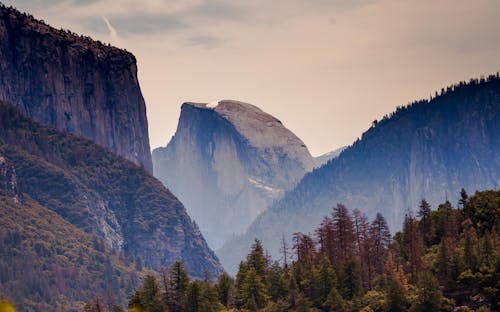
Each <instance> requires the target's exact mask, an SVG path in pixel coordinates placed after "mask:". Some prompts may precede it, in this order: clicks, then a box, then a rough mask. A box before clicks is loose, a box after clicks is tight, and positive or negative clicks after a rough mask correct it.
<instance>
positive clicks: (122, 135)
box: [0, 4, 152, 172]
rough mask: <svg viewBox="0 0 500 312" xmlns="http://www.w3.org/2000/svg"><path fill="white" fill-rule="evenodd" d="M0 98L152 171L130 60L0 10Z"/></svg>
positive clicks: (133, 65)
mask: <svg viewBox="0 0 500 312" xmlns="http://www.w3.org/2000/svg"><path fill="white" fill-rule="evenodd" d="M0 69H1V70H0V100H3V101H5V102H6V103H8V104H10V105H13V106H15V107H16V108H17V109H18V110H19V111H20V112H21V113H23V114H24V115H25V116H27V117H30V118H33V119H35V120H37V121H39V122H41V123H43V124H46V125H51V126H54V127H56V128H58V129H60V130H65V131H70V132H73V133H77V134H81V135H83V136H85V137H87V138H89V139H91V140H92V141H94V142H96V143H98V144H101V145H103V146H105V147H107V148H108V149H109V150H111V151H113V152H115V153H117V154H119V155H121V156H123V157H125V158H127V159H129V160H131V161H133V162H135V163H136V164H139V165H142V166H144V167H145V168H146V169H147V170H148V171H149V172H151V171H152V163H151V152H150V147H149V137H148V121H147V119H146V106H145V104H144V99H143V97H142V94H141V89H140V87H139V83H138V81H137V64H136V59H135V57H134V56H133V55H132V54H130V53H129V52H126V51H124V50H121V49H118V48H115V47H111V46H109V45H104V44H102V43H101V42H98V41H94V40H92V39H91V38H89V37H83V36H78V35H76V34H74V33H72V32H70V31H63V30H57V29H54V28H52V27H50V26H48V25H46V24H45V23H43V22H41V21H38V20H36V19H34V18H33V17H32V16H29V15H27V14H23V13H20V12H19V11H16V10H15V9H12V8H7V7H5V6H4V5H2V4H0Z"/></svg>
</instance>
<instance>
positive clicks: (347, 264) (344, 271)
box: [339, 256, 363, 299]
mask: <svg viewBox="0 0 500 312" xmlns="http://www.w3.org/2000/svg"><path fill="white" fill-rule="evenodd" d="M339 284H340V290H341V292H342V295H343V297H344V298H346V299H352V298H354V297H355V296H357V295H359V294H360V293H361V292H362V290H363V286H362V283H361V269H360V267H359V262H358V261H357V259H356V258H355V257H354V256H350V257H348V258H347V259H346V260H345V261H344V263H343V265H342V268H341V271H340V282H339Z"/></svg>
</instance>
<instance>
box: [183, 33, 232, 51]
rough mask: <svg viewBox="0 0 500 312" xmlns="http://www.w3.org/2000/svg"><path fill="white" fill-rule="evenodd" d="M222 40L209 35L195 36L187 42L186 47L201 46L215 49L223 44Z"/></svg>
mask: <svg viewBox="0 0 500 312" xmlns="http://www.w3.org/2000/svg"><path fill="white" fill-rule="evenodd" d="M223 42H224V41H223V40H221V39H220V38H217V37H214V36H209V35H193V36H190V37H189V38H187V39H186V40H185V45H186V46H199V47H203V48H207V49H213V48H215V47H218V46H220V45H221V44H223Z"/></svg>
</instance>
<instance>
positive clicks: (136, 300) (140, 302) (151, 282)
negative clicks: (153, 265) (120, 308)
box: [129, 275, 166, 312]
mask: <svg viewBox="0 0 500 312" xmlns="http://www.w3.org/2000/svg"><path fill="white" fill-rule="evenodd" d="M129 307H130V308H138V309H140V310H141V311H144V312H164V311H166V308H165V305H164V304H163V302H162V299H161V291H160V285H159V284H158V281H157V280H156V277H154V276H153V275H146V277H145V279H144V284H143V285H142V288H140V289H139V290H137V291H136V292H135V293H134V294H133V295H132V298H131V299H130V301H129Z"/></svg>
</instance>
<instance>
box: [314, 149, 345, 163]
mask: <svg viewBox="0 0 500 312" xmlns="http://www.w3.org/2000/svg"><path fill="white" fill-rule="evenodd" d="M346 147H347V146H342V147H339V148H337V149H334V150H333V151H330V152H328V153H325V154H323V155H319V156H318V157H314V168H319V167H321V166H323V165H324V164H326V163H327V162H328V161H330V160H332V159H334V158H337V157H338V156H339V155H340V153H342V151H343V150H345V149H346Z"/></svg>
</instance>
